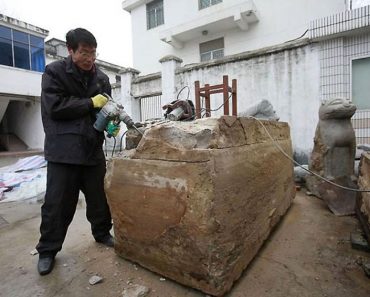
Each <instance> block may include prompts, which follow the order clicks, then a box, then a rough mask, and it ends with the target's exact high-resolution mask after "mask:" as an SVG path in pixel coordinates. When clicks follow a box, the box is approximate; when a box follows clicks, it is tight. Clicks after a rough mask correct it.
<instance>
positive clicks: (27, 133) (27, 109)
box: [7, 100, 45, 149]
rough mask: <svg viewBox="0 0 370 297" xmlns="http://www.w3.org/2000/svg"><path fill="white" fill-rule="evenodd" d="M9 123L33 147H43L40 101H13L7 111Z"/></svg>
mask: <svg viewBox="0 0 370 297" xmlns="http://www.w3.org/2000/svg"><path fill="white" fill-rule="evenodd" d="M7 119H8V125H9V127H11V129H12V131H11V132H12V133H14V134H16V135H17V136H18V137H19V138H20V139H22V141H23V142H24V143H25V144H26V145H27V146H28V147H29V148H32V149H43V147H44V138H45V134H44V129H43V126H42V121H41V105H40V101H39V100H37V101H34V102H24V101H13V102H11V104H9V108H8V113H7Z"/></svg>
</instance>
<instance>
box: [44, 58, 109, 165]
mask: <svg viewBox="0 0 370 297" xmlns="http://www.w3.org/2000/svg"><path fill="white" fill-rule="evenodd" d="M103 93H107V94H109V95H111V86H110V83H109V78H108V76H107V75H105V74H104V73H103V72H102V71H100V70H99V69H98V68H96V67H95V66H94V68H93V69H92V71H90V72H89V73H83V72H81V71H80V70H79V69H78V68H77V66H76V65H75V64H74V63H73V62H72V59H71V56H69V57H68V58H66V59H65V60H61V61H55V62H53V63H51V64H49V65H47V66H46V69H45V72H44V74H43V76H42V92H41V114H42V122H43V125H44V131H45V149H44V150H45V159H46V160H48V161H50V162H58V163H67V164H81V165H97V164H99V163H100V162H102V161H103V160H104V153H103V148H102V145H103V142H104V134H103V133H102V132H98V131H96V130H95V129H94V127H93V124H94V122H95V119H96V112H97V110H96V109H94V107H93V104H92V100H91V99H90V98H91V97H93V96H95V95H97V94H103Z"/></svg>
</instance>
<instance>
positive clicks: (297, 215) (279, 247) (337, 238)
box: [0, 189, 370, 297]
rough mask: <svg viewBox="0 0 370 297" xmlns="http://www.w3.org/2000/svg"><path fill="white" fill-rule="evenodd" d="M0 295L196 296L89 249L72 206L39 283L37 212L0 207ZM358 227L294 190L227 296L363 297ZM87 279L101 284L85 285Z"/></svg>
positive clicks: (369, 286)
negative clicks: (59, 246) (129, 292)
mask: <svg viewBox="0 0 370 297" xmlns="http://www.w3.org/2000/svg"><path fill="white" fill-rule="evenodd" d="M0 217H2V218H3V220H5V222H6V223H4V224H2V225H1V226H0V238H1V240H0V267H1V268H0V296H2V297H26V296H27V297H28V296H29V297H31V296H32V297H34V296H47V297H49V296H55V297H57V296H58V297H61V296H65V297H67V296H68V297H70V296H78V297H80V296H89V297H91V296H92V297H95V296H96V297H97V296H99V297H119V296H122V293H123V291H124V289H125V288H127V287H129V286H130V285H131V284H138V285H143V286H146V287H148V288H150V292H149V294H148V295H147V296H150V297H157V296H158V297H177V296H178V297H185V296H186V297H198V296H206V294H204V293H202V292H199V291H196V290H194V289H191V288H188V287H184V286H182V285H179V284H177V283H176V282H173V281H171V280H169V279H164V278H162V277H161V276H160V275H157V274H155V273H152V272H150V271H148V270H146V269H144V268H142V267H140V266H139V265H137V264H135V263H131V262H129V261H126V260H124V259H122V258H120V257H118V256H117V255H116V254H115V252H114V250H113V249H111V248H106V247H104V246H101V245H99V244H97V243H95V242H94V240H93V238H92V236H91V232H90V226H89V223H88V222H87V220H86V217H85V208H84V206H83V205H79V207H78V209H77V212H76V215H75V218H74V221H73V223H72V224H71V226H70V228H69V231H68V234H67V239H66V242H65V244H64V246H63V250H62V251H61V252H60V253H59V254H58V255H57V258H56V265H55V268H54V270H53V272H52V273H51V274H49V275H47V276H39V275H38V273H37V270H36V265H37V260H38V257H37V255H35V256H33V255H31V251H32V250H33V249H34V247H35V245H36V243H37V241H38V237H39V224H40V205H39V204H27V203H25V202H23V203H0ZM358 228H359V224H358V221H357V219H356V218H355V217H354V216H344V217H337V216H334V215H333V214H332V213H331V212H330V211H329V210H328V209H327V207H326V206H325V204H324V203H323V201H321V200H319V199H317V198H315V197H311V196H307V195H306V194H305V193H304V190H303V189H302V190H301V191H300V192H297V195H296V198H295V199H294V200H293V204H292V206H291V207H290V209H289V210H288V212H287V215H286V216H285V217H284V218H283V219H282V221H281V222H280V223H279V225H278V226H277V227H276V228H275V230H274V231H273V233H272V234H271V236H270V237H269V239H268V240H267V241H266V242H265V244H264V246H263V248H262V249H261V250H260V251H259V253H258V255H257V256H256V257H255V259H254V260H253V261H252V263H251V264H250V265H249V267H248V268H247V269H246V270H245V271H244V273H243V275H242V276H241V278H240V279H239V280H238V281H237V282H236V283H235V284H234V286H233V288H232V290H231V291H230V292H229V293H228V294H227V295H226V296H227V297H280V296H281V297H293V296H294V297H296V296H299V297H305V296H307V297H315V296H320V297H323V296H328V297H331V296H332V297H334V296H335V297H348V296H354V297H369V296H370V279H369V278H367V277H366V276H365V274H364V271H363V269H362V267H361V263H365V262H369V261H370V253H366V252H362V251H359V250H355V249H352V247H351V243H350V233H351V232H353V231H356V229H358ZM93 275H99V276H101V277H102V278H103V281H102V282H101V283H98V284H95V285H90V284H89V279H90V278H91V277H92V276H93Z"/></svg>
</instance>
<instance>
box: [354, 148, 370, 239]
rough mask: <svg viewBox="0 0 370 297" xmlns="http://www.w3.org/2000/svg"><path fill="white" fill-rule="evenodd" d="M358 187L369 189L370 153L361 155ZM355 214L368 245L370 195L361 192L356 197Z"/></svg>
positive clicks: (369, 237)
mask: <svg viewBox="0 0 370 297" xmlns="http://www.w3.org/2000/svg"><path fill="white" fill-rule="evenodd" d="M359 172H360V174H359V177H358V187H359V189H360V190H369V189H370V152H364V153H363V154H362V155H361V161H360V169H359ZM356 214H357V216H358V218H359V220H360V223H361V226H362V229H363V230H364V232H365V237H366V239H367V241H368V243H369V245H370V193H369V192H363V193H360V194H359V195H358V199H357V205H356Z"/></svg>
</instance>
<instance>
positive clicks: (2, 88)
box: [0, 65, 42, 96]
mask: <svg viewBox="0 0 370 297" xmlns="http://www.w3.org/2000/svg"><path fill="white" fill-rule="evenodd" d="M41 75H42V73H40V72H35V71H30V70H24V69H20V68H14V67H8V66H4V65H0V77H1V78H2V79H0V93H5V94H17V95H21V96H40V93H41Z"/></svg>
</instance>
